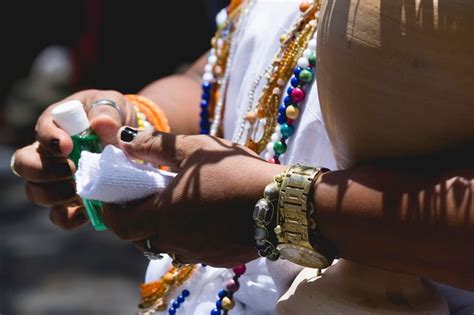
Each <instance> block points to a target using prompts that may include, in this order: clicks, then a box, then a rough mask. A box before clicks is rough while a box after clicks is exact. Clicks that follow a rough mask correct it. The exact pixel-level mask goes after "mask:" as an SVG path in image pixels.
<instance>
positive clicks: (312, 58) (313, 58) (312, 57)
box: [308, 52, 316, 66]
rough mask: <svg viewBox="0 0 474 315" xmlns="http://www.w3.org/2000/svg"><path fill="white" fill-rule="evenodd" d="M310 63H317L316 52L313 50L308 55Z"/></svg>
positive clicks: (313, 64)
mask: <svg viewBox="0 0 474 315" xmlns="http://www.w3.org/2000/svg"><path fill="white" fill-rule="evenodd" d="M308 61H309V64H310V65H312V66H315V65H316V53H315V52H312V53H311V55H309V57H308Z"/></svg>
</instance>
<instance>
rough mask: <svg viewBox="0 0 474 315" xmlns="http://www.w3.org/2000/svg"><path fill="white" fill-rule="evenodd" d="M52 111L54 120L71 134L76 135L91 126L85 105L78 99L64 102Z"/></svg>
mask: <svg viewBox="0 0 474 315" xmlns="http://www.w3.org/2000/svg"><path fill="white" fill-rule="evenodd" d="M51 113H52V114H53V120H54V122H55V123H56V124H57V125H58V126H59V128H61V129H63V130H64V131H66V132H67V133H68V134H69V135H70V136H75V135H77V134H79V133H81V132H83V131H84V130H86V129H89V127H90V124H89V119H88V118H87V114H86V111H85V110H84V105H82V103H81V102H80V101H78V100H72V101H67V102H65V103H62V104H60V105H58V106H57V107H55V108H54V109H53V110H52V112H51Z"/></svg>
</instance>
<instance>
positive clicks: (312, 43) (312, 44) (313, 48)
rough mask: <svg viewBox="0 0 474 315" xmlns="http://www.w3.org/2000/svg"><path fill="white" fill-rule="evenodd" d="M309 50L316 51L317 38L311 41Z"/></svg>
mask: <svg viewBox="0 0 474 315" xmlns="http://www.w3.org/2000/svg"><path fill="white" fill-rule="evenodd" d="M308 48H309V49H311V50H316V38H315V39H312V40H310V41H309V43H308Z"/></svg>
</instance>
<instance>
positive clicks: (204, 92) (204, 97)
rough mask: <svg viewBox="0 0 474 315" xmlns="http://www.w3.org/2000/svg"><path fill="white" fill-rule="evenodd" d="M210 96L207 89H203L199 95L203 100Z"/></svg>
mask: <svg viewBox="0 0 474 315" xmlns="http://www.w3.org/2000/svg"><path fill="white" fill-rule="evenodd" d="M210 96H211V94H210V93H209V91H203V92H202V95H201V98H202V99H203V100H209V97H210Z"/></svg>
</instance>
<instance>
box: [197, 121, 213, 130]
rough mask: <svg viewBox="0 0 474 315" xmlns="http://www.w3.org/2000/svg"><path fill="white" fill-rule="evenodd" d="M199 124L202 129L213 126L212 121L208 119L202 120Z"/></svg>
mask: <svg viewBox="0 0 474 315" xmlns="http://www.w3.org/2000/svg"><path fill="white" fill-rule="evenodd" d="M199 126H201V129H209V127H211V123H210V122H209V121H208V120H201V123H200V124H199Z"/></svg>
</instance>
